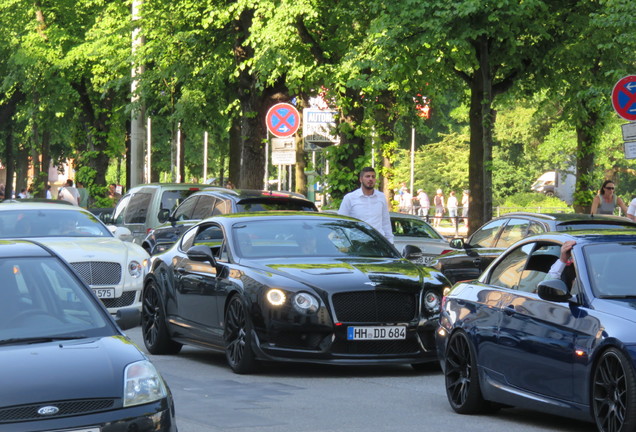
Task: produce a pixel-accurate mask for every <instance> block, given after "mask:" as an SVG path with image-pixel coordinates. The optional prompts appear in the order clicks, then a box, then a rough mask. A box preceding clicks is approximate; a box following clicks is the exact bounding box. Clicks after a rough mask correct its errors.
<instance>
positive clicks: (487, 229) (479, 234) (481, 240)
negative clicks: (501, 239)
mask: <svg viewBox="0 0 636 432" xmlns="http://www.w3.org/2000/svg"><path fill="white" fill-rule="evenodd" d="M507 221H508V219H497V220H494V221H491V222H489V223H487V224H486V225H484V226H483V227H481V228H480V229H479V230H477V231H475V234H473V235H472V237H471V238H470V242H469V244H470V246H472V247H492V246H493V244H494V242H495V239H496V238H497V233H499V230H500V229H501V227H502V226H503V225H505V223H506V222H507Z"/></svg>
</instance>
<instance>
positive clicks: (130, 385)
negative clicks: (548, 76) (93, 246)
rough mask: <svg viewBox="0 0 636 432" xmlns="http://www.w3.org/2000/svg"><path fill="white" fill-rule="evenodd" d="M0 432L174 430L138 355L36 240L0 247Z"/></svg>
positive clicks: (160, 392) (168, 399) (160, 385)
mask: <svg viewBox="0 0 636 432" xmlns="http://www.w3.org/2000/svg"><path fill="white" fill-rule="evenodd" d="M0 281H1V282H0V359H1V364H2V367H0V383H1V384H0V430H2V431H3V432H17V431H20V432H35V431H73V432H115V431H117V432H119V431H136V432H150V431H155V432H156V431H160V432H176V430H177V427H176V424H175V421H174V405H173V401H172V396H171V394H170V391H169V389H168V387H167V386H166V384H165V382H164V380H163V379H162V378H161V376H160V375H159V374H158V372H157V370H156V369H155V367H154V366H153V365H152V363H150V361H149V360H148V358H147V357H146V356H145V355H144V354H143V353H142V352H141V351H140V350H139V349H138V348H137V347H136V346H135V345H134V344H133V343H132V342H131V341H130V340H129V339H128V338H127V337H126V336H125V335H124V334H123V333H122V331H121V329H127V328H131V327H134V326H135V325H137V324H138V323H139V311H138V310H137V309H124V310H121V311H119V312H118V318H117V324H119V327H118V326H117V325H116V324H115V322H114V321H113V319H112V318H111V316H110V314H109V313H108V312H107V310H106V309H105V308H104V306H103V305H102V303H101V302H100V300H99V299H98V298H97V297H96V296H95V295H94V294H93V293H92V291H91V289H90V288H89V287H88V286H87V285H85V283H84V282H83V280H82V279H81V278H80V277H79V276H78V275H77V274H76V273H75V272H74V271H73V269H72V268H71V267H69V265H68V264H67V263H66V262H65V261H63V260H62V259H60V258H59V257H58V256H57V255H55V253H53V252H52V251H51V250H49V249H47V248H46V247H44V246H42V245H39V244H37V243H33V242H28V241H23V240H15V241H0Z"/></svg>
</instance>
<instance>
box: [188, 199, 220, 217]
mask: <svg viewBox="0 0 636 432" xmlns="http://www.w3.org/2000/svg"><path fill="white" fill-rule="evenodd" d="M215 201H216V198H214V197H213V196H209V195H202V196H200V197H199V201H197V206H196V208H195V209H194V212H193V213H192V219H196V220H200V219H205V218H208V217H210V216H212V209H213V208H214V202H215Z"/></svg>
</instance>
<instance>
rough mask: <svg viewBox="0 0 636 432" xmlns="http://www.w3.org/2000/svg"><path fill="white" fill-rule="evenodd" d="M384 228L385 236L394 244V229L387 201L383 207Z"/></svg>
mask: <svg viewBox="0 0 636 432" xmlns="http://www.w3.org/2000/svg"><path fill="white" fill-rule="evenodd" d="M382 230H383V231H384V237H386V239H387V240H388V241H390V242H391V244H393V230H392V229H391V217H390V216H389V208H388V207H387V204H386V202H385V204H384V206H383V207H382Z"/></svg>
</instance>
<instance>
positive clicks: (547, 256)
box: [519, 243, 561, 293]
mask: <svg viewBox="0 0 636 432" xmlns="http://www.w3.org/2000/svg"><path fill="white" fill-rule="evenodd" d="M560 254H561V246H560V245H556V244H549V243H546V244H540V245H537V247H536V249H535V250H534V251H533V252H532V255H530V258H529V259H528V262H527V263H526V268H525V269H524V270H523V272H522V273H521V280H520V281H519V290H520V291H525V292H530V293H536V292H537V285H538V284H539V282H541V281H543V280H545V279H546V277H547V275H548V272H549V271H550V268H551V267H552V264H554V263H555V261H556V260H558V259H559V255H560Z"/></svg>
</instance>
